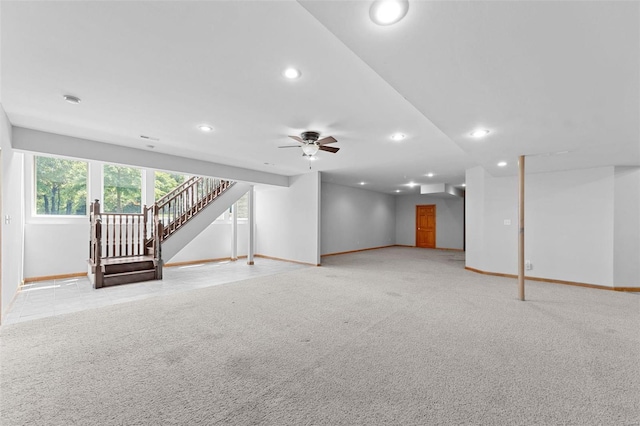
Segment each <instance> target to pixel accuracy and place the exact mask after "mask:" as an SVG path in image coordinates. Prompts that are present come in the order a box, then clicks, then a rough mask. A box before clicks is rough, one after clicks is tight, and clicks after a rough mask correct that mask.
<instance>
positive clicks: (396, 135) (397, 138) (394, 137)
mask: <svg viewBox="0 0 640 426" xmlns="http://www.w3.org/2000/svg"><path fill="white" fill-rule="evenodd" d="M405 137H406V136H405V135H404V134H402V133H394V134H393V135H391V140H394V141H401V140H402V139H404V138H405Z"/></svg>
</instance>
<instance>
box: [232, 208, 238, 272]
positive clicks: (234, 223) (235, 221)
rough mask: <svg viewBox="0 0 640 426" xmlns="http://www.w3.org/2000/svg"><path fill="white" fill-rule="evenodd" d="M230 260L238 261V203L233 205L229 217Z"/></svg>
mask: <svg viewBox="0 0 640 426" xmlns="http://www.w3.org/2000/svg"><path fill="white" fill-rule="evenodd" d="M231 260H233V261H236V260H238V202H237V201H236V202H235V203H234V204H233V213H232V215H231Z"/></svg>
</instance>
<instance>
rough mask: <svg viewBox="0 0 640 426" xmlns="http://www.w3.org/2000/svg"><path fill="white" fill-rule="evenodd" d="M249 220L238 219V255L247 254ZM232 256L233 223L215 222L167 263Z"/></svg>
mask: <svg viewBox="0 0 640 426" xmlns="http://www.w3.org/2000/svg"><path fill="white" fill-rule="evenodd" d="M248 228H249V227H248V225H247V220H241V221H238V256H246V255H247V241H248V238H249V237H248V235H247V232H248ZM227 257H229V258H230V257H231V223H229V222H226V221H224V222H214V223H212V224H211V225H209V226H208V227H207V228H206V229H205V230H204V231H202V232H201V233H200V234H199V235H198V236H197V237H195V238H194V239H193V240H191V242H190V243H189V244H187V245H186V246H185V248H183V249H182V250H180V251H179V252H178V254H176V255H175V256H173V257H172V258H171V259H169V260H167V261H166V262H165V263H176V262H189V261H194V260H206V259H223V258H227Z"/></svg>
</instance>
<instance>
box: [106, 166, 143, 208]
mask: <svg viewBox="0 0 640 426" xmlns="http://www.w3.org/2000/svg"><path fill="white" fill-rule="evenodd" d="M103 177H104V203H103V211H104V212H108V213H141V212H142V171H141V170H140V169H134V168H132V167H123V166H114V165H111V164H105V165H104V169H103Z"/></svg>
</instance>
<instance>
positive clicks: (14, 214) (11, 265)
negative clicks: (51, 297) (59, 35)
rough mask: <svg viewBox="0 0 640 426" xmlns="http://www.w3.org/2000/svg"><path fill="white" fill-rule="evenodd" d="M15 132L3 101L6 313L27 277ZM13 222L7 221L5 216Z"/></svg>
mask: <svg viewBox="0 0 640 426" xmlns="http://www.w3.org/2000/svg"><path fill="white" fill-rule="evenodd" d="M11 139H12V132H11V124H10V123H9V119H8V118H7V115H6V114H5V112H4V109H3V108H2V105H0V150H1V152H0V156H2V171H1V173H2V174H1V177H0V180H1V181H2V194H1V199H0V203H1V209H0V210H1V212H0V219H1V222H0V238H1V239H2V246H1V248H0V256H1V258H0V262H1V263H0V265H1V267H2V274H1V277H0V279H1V281H0V283H1V285H2V297H1V298H2V315H4V314H5V313H6V312H7V310H8V308H9V306H10V304H11V302H12V301H13V298H14V296H15V294H16V291H17V289H18V287H19V286H20V284H21V283H22V278H23V274H22V272H23V270H22V265H23V248H24V226H23V217H24V214H23V213H24V202H23V198H24V179H23V176H24V173H23V162H24V161H23V154H22V153H19V152H16V151H15V150H14V149H13V148H12V144H11ZM7 216H8V217H9V218H10V220H9V223H5V217H7Z"/></svg>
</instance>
